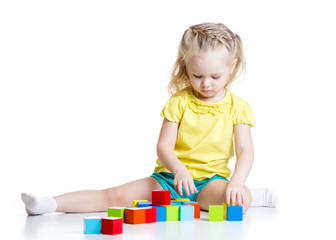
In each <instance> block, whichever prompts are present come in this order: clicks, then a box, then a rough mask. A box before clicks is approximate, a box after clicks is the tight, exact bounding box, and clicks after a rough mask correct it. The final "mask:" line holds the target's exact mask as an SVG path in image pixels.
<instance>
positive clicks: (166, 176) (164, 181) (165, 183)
mask: <svg viewBox="0 0 336 240" xmlns="http://www.w3.org/2000/svg"><path fill="white" fill-rule="evenodd" d="M151 177H153V178H155V179H156V180H157V181H158V182H159V183H160V184H161V186H162V188H163V189H164V190H170V196H171V197H173V198H189V199H190V201H195V202H196V199H197V196H198V194H199V193H200V191H201V190H202V188H204V187H205V186H206V185H207V184H208V183H209V182H211V181H212V180H215V179H223V180H225V181H229V180H228V179H227V178H225V177H222V176H219V175H215V176H213V177H212V178H208V179H204V180H201V181H196V180H194V184H195V186H196V188H197V190H198V193H194V194H190V195H189V196H187V195H186V193H185V191H184V188H183V189H182V190H183V196H180V195H178V194H177V192H176V191H175V188H174V175H173V174H171V173H167V172H160V173H156V172H154V173H153V174H152V176H151Z"/></svg>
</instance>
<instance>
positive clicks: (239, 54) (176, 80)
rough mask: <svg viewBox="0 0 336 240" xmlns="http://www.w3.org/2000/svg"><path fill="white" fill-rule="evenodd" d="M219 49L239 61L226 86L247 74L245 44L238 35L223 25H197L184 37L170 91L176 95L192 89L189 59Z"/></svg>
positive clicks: (185, 33)
mask: <svg viewBox="0 0 336 240" xmlns="http://www.w3.org/2000/svg"><path fill="white" fill-rule="evenodd" d="M217 47H225V48H226V50H227V52H228V55H229V56H230V57H232V59H237V63H236V66H235V69H234V70H233V72H232V74H231V76H230V80H229V81H228V83H227V85H226V86H228V85H229V84H231V83H232V82H233V81H234V80H236V79H237V78H238V77H239V76H240V75H241V74H242V73H245V66H246V63H245V57H244V49H243V43H242V41H241V39H240V37H239V36H238V34H235V33H233V32H232V31H231V30H230V29H229V28H227V27H226V26H225V25H224V24H222V23H217V24H216V23H202V24H197V25H193V26H191V27H190V28H189V29H188V30H186V31H185V32H184V34H183V36H182V39H181V42H180V45H179V49H178V55H177V59H176V61H175V64H174V67H173V71H172V75H171V80H170V82H169V85H168V91H169V92H170V93H171V94H173V95H174V94H176V93H178V92H180V91H181V90H183V89H186V88H189V87H191V85H190V81H189V77H188V72H187V69H186V61H187V58H188V57H190V56H192V55H193V54H195V53H197V52H199V51H207V50H209V49H215V48H217Z"/></svg>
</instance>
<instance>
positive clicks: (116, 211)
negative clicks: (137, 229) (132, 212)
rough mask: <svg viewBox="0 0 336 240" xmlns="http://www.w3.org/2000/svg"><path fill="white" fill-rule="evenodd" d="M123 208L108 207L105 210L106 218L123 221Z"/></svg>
mask: <svg viewBox="0 0 336 240" xmlns="http://www.w3.org/2000/svg"><path fill="white" fill-rule="evenodd" d="M124 213H125V208H124V207H109V208H108V209H107V216H108V217H121V218H122V219H123V221H124Z"/></svg>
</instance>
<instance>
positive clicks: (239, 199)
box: [237, 193, 242, 205]
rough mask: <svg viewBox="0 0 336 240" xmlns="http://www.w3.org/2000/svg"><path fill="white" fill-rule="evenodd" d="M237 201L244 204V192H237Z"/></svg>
mask: <svg viewBox="0 0 336 240" xmlns="http://www.w3.org/2000/svg"><path fill="white" fill-rule="evenodd" d="M237 203H238V205H242V194H241V193H237Z"/></svg>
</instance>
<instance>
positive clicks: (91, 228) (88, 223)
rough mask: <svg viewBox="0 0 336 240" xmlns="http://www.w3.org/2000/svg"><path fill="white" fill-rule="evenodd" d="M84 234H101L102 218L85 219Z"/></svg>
mask: <svg viewBox="0 0 336 240" xmlns="http://www.w3.org/2000/svg"><path fill="white" fill-rule="evenodd" d="M83 220H84V233H85V234H100V229H101V218H100V217H93V216H92V217H84V219H83Z"/></svg>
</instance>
